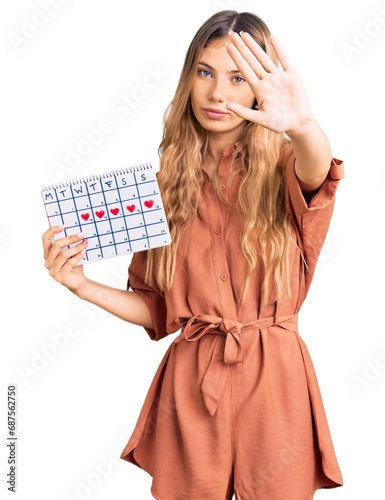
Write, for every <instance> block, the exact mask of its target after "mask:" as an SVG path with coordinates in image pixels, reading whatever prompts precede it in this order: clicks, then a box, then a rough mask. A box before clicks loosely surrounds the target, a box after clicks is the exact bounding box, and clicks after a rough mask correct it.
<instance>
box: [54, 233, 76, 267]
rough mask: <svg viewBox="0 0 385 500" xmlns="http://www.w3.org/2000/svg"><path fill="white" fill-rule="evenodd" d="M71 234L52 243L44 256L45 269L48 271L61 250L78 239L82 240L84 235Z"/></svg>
mask: <svg viewBox="0 0 385 500" xmlns="http://www.w3.org/2000/svg"><path fill="white" fill-rule="evenodd" d="M79 234H80V233H78V234H72V235H71V236H65V237H64V238H59V239H57V240H55V241H54V242H53V244H52V245H51V248H50V249H49V251H48V254H47V256H46V262H45V267H46V268H47V269H49V268H50V267H51V266H52V264H53V263H54V261H55V259H56V258H57V256H58V255H59V254H60V253H61V251H62V249H63V248H64V247H66V246H68V245H71V244H72V243H77V242H79V240H80V239H83V238H84V235H80V236H79Z"/></svg>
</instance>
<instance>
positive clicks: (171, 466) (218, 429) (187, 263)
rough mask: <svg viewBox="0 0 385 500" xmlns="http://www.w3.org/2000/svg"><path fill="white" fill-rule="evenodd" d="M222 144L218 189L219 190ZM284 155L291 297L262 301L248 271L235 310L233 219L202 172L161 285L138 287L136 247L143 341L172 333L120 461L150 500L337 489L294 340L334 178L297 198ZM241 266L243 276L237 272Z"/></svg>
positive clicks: (243, 498) (333, 172) (298, 496)
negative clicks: (169, 281) (143, 482)
mask: <svg viewBox="0 0 385 500" xmlns="http://www.w3.org/2000/svg"><path fill="white" fill-rule="evenodd" d="M236 144H237V143H235V144H233V145H230V146H227V147H226V148H225V149H224V151H223V153H222V160H221V163H220V167H219V180H220V189H221V190H226V193H227V196H228V197H229V199H230V200H231V201H233V202H234V201H235V200H236V196H237V188H238V186H239V184H238V182H239V180H240V178H241V177H240V175H237V176H236V177H235V179H234V180H233V182H232V183H231V186H230V185H228V182H227V181H228V172H229V160H230V156H231V155H232V154H233V152H234V149H235V146H236ZM294 163H295V157H294V153H291V155H290V157H289V160H288V163H287V167H286V169H285V182H286V196H287V200H288V205H289V208H290V213H291V231H292V236H293V238H294V241H296V242H297V244H298V245H299V247H300V248H301V250H302V252H303V254H304V256H305V259H306V262H307V265H308V267H306V266H305V265H304V263H303V260H302V258H301V257H300V253H299V250H298V249H297V248H296V247H295V245H294V243H291V245H292V246H291V250H290V266H291V290H292V298H291V299H287V300H285V301H283V302H282V303H280V304H278V303H277V301H275V300H274V297H273V298H272V300H271V301H269V303H261V272H260V269H258V268H256V269H255V270H254V273H253V275H252V280H251V282H250V292H249V296H248V301H247V303H246V304H245V305H244V306H239V305H238V304H237V302H236V299H237V298H238V297H239V295H240V292H241V289H242V285H243V280H244V274H243V272H241V271H242V265H243V264H247V262H246V260H245V259H244V257H243V254H242V250H241V246H240V242H239V235H240V230H241V227H242V220H241V215H240V214H237V213H235V212H234V211H232V210H228V209H226V207H225V205H224V203H223V202H222V201H221V200H220V199H219V198H218V196H217V195H216V193H215V190H214V188H213V186H212V185H211V181H210V179H209V177H208V175H207V174H205V184H204V187H203V194H204V195H202V196H201V198H200V201H199V211H200V214H201V216H202V219H203V221H199V220H196V221H195V222H194V223H193V225H192V226H190V229H189V231H188V234H185V235H184V238H183V241H182V243H181V246H180V248H179V250H178V255H177V263H176V275H175V279H174V283H173V286H172V289H171V290H170V291H167V290H166V292H165V293H164V294H163V293H160V291H159V290H157V289H156V288H149V287H148V286H147V285H145V284H144V282H143V277H144V257H145V252H138V253H135V254H134V255H133V258H132V261H131V264H130V267H129V282H130V285H131V288H132V289H133V290H134V291H135V292H136V293H138V294H139V295H140V296H141V297H142V298H143V299H144V301H145V302H146V304H147V306H148V308H149V310H150V313H151V316H152V319H153V323H154V329H148V328H145V330H146V332H147V333H148V335H149V336H150V338H151V339H152V340H156V341H157V340H160V339H162V338H164V337H165V336H166V335H169V334H172V333H175V332H177V331H178V330H179V329H181V328H182V330H181V333H180V334H179V335H178V336H177V337H176V338H175V340H174V341H173V342H172V343H171V344H170V346H169V348H168V349H167V352H166V353H165V355H164V357H163V359H162V361H161V363H160V365H159V367H158V369H157V371H156V373H155V376H154V379H153V382H152V383H151V385H150V387H149V390H148V393H147V396H146V398H145V401H144V404H143V407H142V410H141V412H140V415H139V418H138V421H137V423H136V426H135V429H134V430H133V433H132V435H131V437H130V439H129V441H128V443H127V445H126V446H125V448H124V450H123V451H122V454H121V456H120V458H121V459H123V460H126V461H127V462H131V463H133V464H135V465H137V466H138V467H140V468H142V469H143V470H145V471H147V472H148V473H149V474H150V475H151V476H152V477H153V480H152V486H151V494H152V496H153V497H154V498H156V499H158V500H203V499H205V500H228V499H230V498H232V497H233V494H234V493H235V498H236V499H237V500H260V499H263V500H309V499H312V498H313V495H314V492H315V491H316V490H317V489H319V488H335V487H338V486H342V485H343V480H342V476H341V472H340V469H339V465H338V462H337V459H336V455H335V451H334V448H333V443H332V440H331V435H330V431H329V427H328V422H327V418H326V414H325V410H324V406H323V402H322V398H321V393H320V390H319V386H318V382H317V378H316V374H315V371H314V367H313V364H312V361H311V358H310V355H309V352H308V349H307V347H306V345H305V343H304V341H303V340H302V338H301V337H300V335H299V333H298V311H299V309H300V307H301V305H302V303H303V301H304V299H305V297H306V295H307V293H308V290H309V286H310V283H311V281H312V277H313V274H314V271H315V267H316V263H317V260H318V257H319V254H320V251H321V248H322V245H323V243H324V240H325V238H326V234H327V231H328V228H329V224H330V220H331V217H332V213H333V210H334V204H335V194H336V190H337V186H338V184H339V181H340V179H341V178H343V177H344V162H343V161H342V160H338V159H335V158H333V159H332V162H331V166H330V170H329V174H328V176H327V178H326V179H325V181H324V183H323V184H322V186H321V188H320V189H319V190H318V192H317V193H316V194H315V196H313V197H312V198H311V200H310V201H306V199H305V197H304V194H303V192H302V191H301V188H300V185H299V183H298V178H297V176H296V174H295V170H294ZM243 269H246V267H244V268H243Z"/></svg>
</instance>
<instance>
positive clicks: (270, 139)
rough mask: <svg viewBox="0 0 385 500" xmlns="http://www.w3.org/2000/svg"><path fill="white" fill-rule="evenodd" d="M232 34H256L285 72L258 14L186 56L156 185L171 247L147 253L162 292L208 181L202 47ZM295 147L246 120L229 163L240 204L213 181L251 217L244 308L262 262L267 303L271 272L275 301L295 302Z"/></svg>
mask: <svg viewBox="0 0 385 500" xmlns="http://www.w3.org/2000/svg"><path fill="white" fill-rule="evenodd" d="M230 29H231V30H233V31H236V32H239V31H241V30H243V31H246V32H247V33H249V34H250V35H251V36H252V37H253V38H254V40H255V41H256V42H257V43H258V44H259V45H260V46H261V47H262V49H263V50H264V51H265V52H266V53H267V54H268V55H269V57H270V58H271V60H272V61H273V62H274V64H275V65H276V66H277V67H278V59H277V56H276V53H275V51H274V48H273V46H272V45H271V43H270V31H269V29H268V27H267V26H266V24H265V23H264V22H263V21H262V19H260V18H259V17H257V16H256V15H254V14H252V13H249V12H242V13H237V12H236V11H234V10H223V11H220V12H217V13H215V14H214V15H213V16H211V17H210V18H209V19H208V20H207V21H206V22H205V23H204V24H203V25H202V26H201V28H200V29H199V30H198V31H197V33H196V34H195V36H194V38H193V40H192V42H191V44H190V46H189V48H188V51H187V54H186V57H185V61H184V65H183V69H182V72H181V75H180V78H179V82H178V86H177V89H176V92H175V96H174V98H173V100H172V101H171V103H170V104H169V105H168V107H167V108H166V111H165V113H164V116H163V124H164V128H163V137H162V142H161V143H160V145H159V148H158V155H159V157H160V166H159V172H158V173H157V180H158V183H159V189H160V192H161V196H162V202H163V205H164V209H165V213H166V217H167V223H168V226H169V229H170V234H171V239H172V243H171V244H170V245H168V246H164V247H158V248H153V249H149V250H147V252H146V253H147V258H146V273H145V281H146V282H147V283H148V284H149V285H150V286H154V285H155V283H154V280H155V282H156V285H157V287H158V289H159V290H160V291H162V292H163V291H164V290H165V288H168V289H170V288H171V286H172V281H173V277H174V273H175V265H176V261H177V259H176V254H177V249H178V244H179V241H180V237H181V233H182V232H183V230H188V226H189V224H190V223H191V221H192V219H193V217H199V213H198V200H199V196H200V194H201V189H202V183H203V181H204V172H203V171H202V169H201V165H202V164H203V163H204V161H205V159H206V155H207V151H208V138H207V134H206V130H205V129H204V128H203V127H202V126H201V125H200V123H199V122H198V121H197V119H196V118H195V115H194V112H193V109H192V106H191V99H190V90H191V87H192V84H193V79H194V76H195V74H196V71H197V62H198V61H199V56H200V53H201V50H202V48H204V47H206V46H207V45H208V44H209V43H210V42H211V41H214V40H216V39H220V38H227V36H228V32H229V30H230ZM255 105H258V103H257V101H256V100H255V101H254V104H253V107H254V106H255ZM237 142H238V141H237ZM290 143H291V141H290V140H289V139H288V138H285V137H284V135H283V134H281V133H276V132H273V131H271V130H269V129H267V128H265V127H262V126H259V125H257V124H255V123H254V122H250V121H246V120H245V126H244V128H243V131H242V133H241V136H240V137H239V143H238V145H237V147H236V149H235V151H234V154H233V155H232V157H231V161H230V172H233V165H234V162H235V161H240V162H241V172H242V174H243V175H242V181H241V182H240V185H239V191H238V203H237V204H230V203H229V202H228V200H227V199H226V198H225V197H224V196H223V195H222V193H221V190H220V189H218V183H219V179H218V171H216V173H214V174H213V175H212V176H210V177H212V178H211V180H212V183H213V186H214V188H215V190H216V192H217V195H218V196H219V198H220V199H222V201H223V202H224V203H226V205H227V208H228V209H229V210H231V209H232V210H237V209H238V210H241V212H242V213H243V215H244V225H243V229H242V231H241V235H240V243H241V247H242V251H243V254H244V256H245V258H246V260H247V262H248V264H249V266H248V271H247V274H246V276H245V281H244V285H243V289H242V293H241V295H240V297H239V298H238V302H239V303H240V304H244V303H245V301H246V298H247V294H248V291H249V286H250V276H251V273H252V272H253V270H254V269H255V267H256V266H257V261H258V258H260V259H261V260H262V264H263V265H262V267H261V269H262V271H263V275H264V277H263V280H262V297H261V300H262V301H263V300H266V301H267V300H268V298H269V290H268V278H269V275H270V274H271V273H272V275H273V277H274V282H275V286H276V300H278V301H282V300H283V299H284V298H286V297H291V290H290V275H289V244H290V239H292V238H291V233H290V226H289V222H288V218H289V213H288V207H287V205H286V200H285V183H284V176H283V169H284V168H285V165H284V164H282V162H279V157H280V152H281V150H282V148H285V149H286V148H288V149H290V148H291V147H292V146H291V144H290ZM284 156H285V157H287V155H284ZM280 163H281V164H280ZM218 165H219V163H218ZM217 170H218V169H217ZM232 177H233V175H232V174H231V175H230V178H231V179H232ZM237 207H238V208H237ZM293 241H294V240H293ZM294 243H295V242H294ZM297 248H298V247H297ZM258 249H260V254H259V253H258V252H257V250H258ZM301 254H302V252H301Z"/></svg>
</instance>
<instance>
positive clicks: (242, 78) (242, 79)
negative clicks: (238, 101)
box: [234, 76, 245, 83]
mask: <svg viewBox="0 0 385 500" xmlns="http://www.w3.org/2000/svg"><path fill="white" fill-rule="evenodd" d="M234 78H240V79H241V80H242V81H243V82H244V81H245V79H244V78H242V77H241V76H234ZM235 83H242V82H239V81H238V82H235Z"/></svg>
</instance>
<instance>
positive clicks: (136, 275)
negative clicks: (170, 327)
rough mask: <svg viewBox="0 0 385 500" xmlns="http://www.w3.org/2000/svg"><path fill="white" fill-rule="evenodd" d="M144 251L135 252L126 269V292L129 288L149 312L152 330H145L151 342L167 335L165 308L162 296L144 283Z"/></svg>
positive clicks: (154, 288) (157, 290) (155, 289)
mask: <svg viewBox="0 0 385 500" xmlns="http://www.w3.org/2000/svg"><path fill="white" fill-rule="evenodd" d="M146 253H147V252H146V251H145V250H144V251H142V252H135V253H134V254H133V257H132V259H131V263H130V266H129V268H128V281H127V290H128V288H129V287H131V289H132V290H133V291H134V292H135V293H137V294H138V295H140V296H141V297H142V298H143V300H144V301H145V303H146V304H147V307H148V309H149V311H150V315H151V318H152V322H153V323H154V328H146V327H144V329H145V330H146V332H147V333H148V335H149V336H150V338H151V340H160V339H162V338H164V337H166V336H167V335H168V333H167V331H166V322H167V308H166V300H165V297H164V294H163V293H162V292H161V291H160V290H159V289H158V288H156V287H155V286H154V287H149V286H148V285H147V284H145V282H144V275H145V270H146V268H145V263H146V261H145V259H146Z"/></svg>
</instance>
